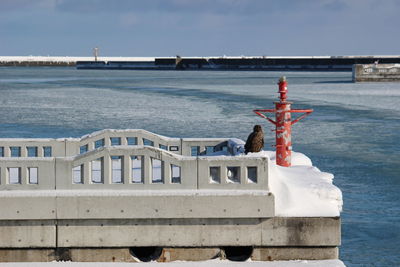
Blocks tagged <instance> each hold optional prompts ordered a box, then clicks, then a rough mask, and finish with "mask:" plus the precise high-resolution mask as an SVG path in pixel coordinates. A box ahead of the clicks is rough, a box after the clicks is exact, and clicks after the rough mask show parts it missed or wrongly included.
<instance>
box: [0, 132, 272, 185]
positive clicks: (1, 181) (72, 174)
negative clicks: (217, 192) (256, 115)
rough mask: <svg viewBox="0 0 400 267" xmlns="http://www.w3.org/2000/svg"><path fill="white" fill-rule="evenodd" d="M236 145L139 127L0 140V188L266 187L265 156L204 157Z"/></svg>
mask: <svg viewBox="0 0 400 267" xmlns="http://www.w3.org/2000/svg"><path fill="white" fill-rule="evenodd" d="M241 142H243V141H241ZM144 144H147V145H144ZM238 144H239V145H238ZM235 145H236V146H239V147H240V146H241V145H242V144H240V140H238V141H236V143H235V142H233V144H232V142H231V141H227V139H179V138H168V137H163V136H159V135H155V134H153V133H150V132H147V131H143V130H104V131H100V132H96V133H94V134H91V135H87V136H84V137H82V138H81V139H56V140H54V139H25V140H24V139H0V147H1V148H2V150H3V155H2V156H3V157H0V190H30V189H33V190H49V189H90V190H91V189H260V190H268V159H267V158H248V157H242V156H223V157H216V156H211V157H209V156H206V154H207V153H206V152H208V153H212V152H214V150H220V151H224V150H227V153H228V154H229V152H230V153H231V154H234V153H235V152H237V151H233V150H237V149H238V148H237V147H235ZM45 148H50V151H51V152H50V153H52V154H50V155H49V154H47V155H46V154H45V153H44V152H43V151H45ZM168 149H169V150H173V151H167V150H168ZM40 151H42V152H40ZM79 153H81V154H79ZM176 153H179V154H176ZM180 153H183V154H184V155H185V154H186V155H187V156H183V155H180ZM71 154H72V155H73V156H69V155H71ZM188 154H195V155H196V156H188ZM197 154H200V155H198V156H197ZM201 154H203V155H201ZM0 156H1V155H0ZM45 156H46V157H45Z"/></svg>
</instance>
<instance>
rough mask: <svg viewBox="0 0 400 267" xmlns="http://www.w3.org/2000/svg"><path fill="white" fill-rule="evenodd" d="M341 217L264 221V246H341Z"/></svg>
mask: <svg viewBox="0 0 400 267" xmlns="http://www.w3.org/2000/svg"><path fill="white" fill-rule="evenodd" d="M340 244H341V220H340V218H339V217H331V218H328V217H316V218H301V217H297V218H294V217H290V218H286V217H275V218H271V219H266V220H263V223H262V245H263V246H339V245H340Z"/></svg>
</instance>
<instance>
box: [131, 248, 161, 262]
mask: <svg viewBox="0 0 400 267" xmlns="http://www.w3.org/2000/svg"><path fill="white" fill-rule="evenodd" d="M162 250H163V249H162V248H160V247H132V248H130V249H129V252H130V253H131V255H132V256H134V257H136V258H138V259H139V260H140V261H143V262H149V261H154V260H157V259H158V258H159V257H160V256H161V253H162Z"/></svg>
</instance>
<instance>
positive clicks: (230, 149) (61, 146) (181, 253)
mask: <svg viewBox="0 0 400 267" xmlns="http://www.w3.org/2000/svg"><path fill="white" fill-rule="evenodd" d="M241 146H243V141H241V140H238V139H225V138H215V139H213V138H211V139H210V138H207V139H201V138H168V137H164V136H160V135H156V134H153V133H150V132H147V131H144V130H104V131H99V132H96V133H93V134H90V135H87V136H84V137H82V138H63V139H0V261H3V262H6V261H53V260H72V261H82V260H84V259H87V260H90V261H136V260H137V259H140V260H143V259H144V258H146V257H150V256H151V257H154V259H158V260H159V261H173V260H207V259H211V258H215V257H219V258H224V257H227V258H228V259H230V258H234V257H236V256H241V257H244V256H246V257H252V258H253V259H255V260H287V259H318V260H320V259H335V258H337V257H338V246H340V242H341V239H340V235H341V234H340V231H341V228H340V218H339V217H278V216H276V213H275V196H274V194H273V193H272V192H271V190H270V181H271V179H273V177H270V172H269V169H270V164H271V162H270V160H269V158H268V157H263V156H260V157H241V156H237V155H236V154H237V153H238V151H239V150H240V147H241ZM221 151H225V152H226V153H227V154H226V155H225V156H215V155H214V154H213V153H217V152H221ZM237 253H239V254H244V255H236V254H237ZM147 254H149V255H147ZM135 255H136V256H135ZM143 255H144V256H143Z"/></svg>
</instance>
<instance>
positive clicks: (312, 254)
mask: <svg viewBox="0 0 400 267" xmlns="http://www.w3.org/2000/svg"><path fill="white" fill-rule="evenodd" d="M338 258H339V249H338V248H337V247H268V248H254V250H253V255H252V256H251V259H252V260H254V261H284V260H330V259H338Z"/></svg>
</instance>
